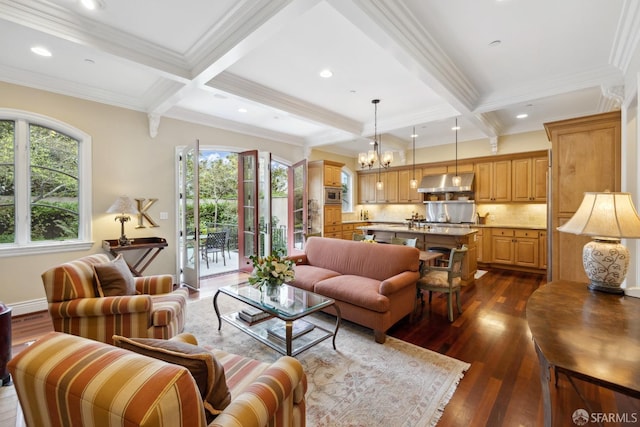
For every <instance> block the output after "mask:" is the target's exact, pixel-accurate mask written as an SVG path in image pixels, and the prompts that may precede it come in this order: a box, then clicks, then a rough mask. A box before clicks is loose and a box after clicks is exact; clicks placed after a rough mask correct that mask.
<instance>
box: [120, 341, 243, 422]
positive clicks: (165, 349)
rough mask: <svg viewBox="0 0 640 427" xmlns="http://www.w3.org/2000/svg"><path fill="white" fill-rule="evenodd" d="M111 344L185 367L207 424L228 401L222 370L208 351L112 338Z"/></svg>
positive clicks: (178, 344) (175, 343)
mask: <svg viewBox="0 0 640 427" xmlns="http://www.w3.org/2000/svg"><path fill="white" fill-rule="evenodd" d="M113 341H114V344H115V345H116V346H118V347H121V348H124V349H127V350H130V351H133V352H136V353H139V354H143V355H145V356H149V357H153V358H155V359H159V360H163V361H165V362H168V363H173V364H176V365H181V366H184V367H185V368H187V369H188V370H189V372H191V375H192V376H193V378H194V379H195V381H196V384H197V385H198V390H199V391H200V395H201V396H202V400H203V403H204V407H205V409H206V410H207V422H211V420H212V419H213V418H214V416H215V415H217V414H219V413H220V412H221V411H222V410H223V409H224V408H226V407H227V405H229V403H230V402H231V393H230V392H229V388H228V387H227V382H226V379H225V372H224V368H223V367H222V365H221V364H220V362H218V360H217V359H216V358H215V357H214V355H213V354H212V353H211V352H210V351H207V350H205V349H203V348H200V347H198V346H197V345H193V344H190V343H188V342H183V341H180V340H161V339H155V338H125V337H121V336H117V335H114V337H113Z"/></svg>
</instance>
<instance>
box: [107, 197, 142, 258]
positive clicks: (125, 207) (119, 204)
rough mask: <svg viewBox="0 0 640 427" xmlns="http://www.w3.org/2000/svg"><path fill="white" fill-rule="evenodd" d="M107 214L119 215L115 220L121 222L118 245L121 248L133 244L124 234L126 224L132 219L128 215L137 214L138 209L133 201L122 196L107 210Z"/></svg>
mask: <svg viewBox="0 0 640 427" xmlns="http://www.w3.org/2000/svg"><path fill="white" fill-rule="evenodd" d="M107 213H117V214H119V215H116V218H115V220H116V221H120V238H119V239H118V244H119V245H120V246H128V245H130V244H131V240H129V239H127V236H126V235H125V234H124V223H125V222H127V221H129V220H130V219H131V217H130V216H129V215H128V214H137V213H138V209H137V208H136V207H135V205H134V204H133V201H132V200H131V199H130V198H129V197H127V196H120V197H118V198H117V199H116V201H115V202H113V204H112V205H111V207H109V209H107Z"/></svg>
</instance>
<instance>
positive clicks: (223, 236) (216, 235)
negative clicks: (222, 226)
mask: <svg viewBox="0 0 640 427" xmlns="http://www.w3.org/2000/svg"><path fill="white" fill-rule="evenodd" d="M228 241H229V230H222V231H214V232H211V233H207V240H206V241H205V244H204V246H203V247H202V257H203V258H204V259H205V260H206V261H207V268H209V254H210V253H213V256H214V261H215V262H216V263H217V262H218V252H219V253H220V254H222V262H223V264H224V265H225V266H226V265H227V261H226V257H225V256H224V251H225V249H226V248H227V244H228Z"/></svg>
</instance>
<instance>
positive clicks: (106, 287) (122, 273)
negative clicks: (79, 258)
mask: <svg viewBox="0 0 640 427" xmlns="http://www.w3.org/2000/svg"><path fill="white" fill-rule="evenodd" d="M93 270H94V272H95V276H96V284H97V288H98V296H101V297H112V296H120V295H135V294H136V284H135V279H134V278H133V274H131V270H129V266H128V265H127V263H126V261H125V260H124V258H122V255H118V256H117V257H116V259H114V260H113V261H109V262H105V263H104V264H94V265H93Z"/></svg>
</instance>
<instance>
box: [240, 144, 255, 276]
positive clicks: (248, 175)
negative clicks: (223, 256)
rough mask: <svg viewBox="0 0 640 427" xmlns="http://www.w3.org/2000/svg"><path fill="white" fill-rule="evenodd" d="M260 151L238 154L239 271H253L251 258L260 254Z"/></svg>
mask: <svg viewBox="0 0 640 427" xmlns="http://www.w3.org/2000/svg"><path fill="white" fill-rule="evenodd" d="M258 164H259V163H258V151H256V150H252V151H245V152H243V153H238V263H239V267H238V269H239V270H241V271H251V269H252V268H253V266H252V264H251V260H250V259H249V257H250V256H251V255H255V254H257V253H258V243H259V237H260V235H259V233H260V228H259V215H260V213H259V212H258V206H259V201H258Z"/></svg>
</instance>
